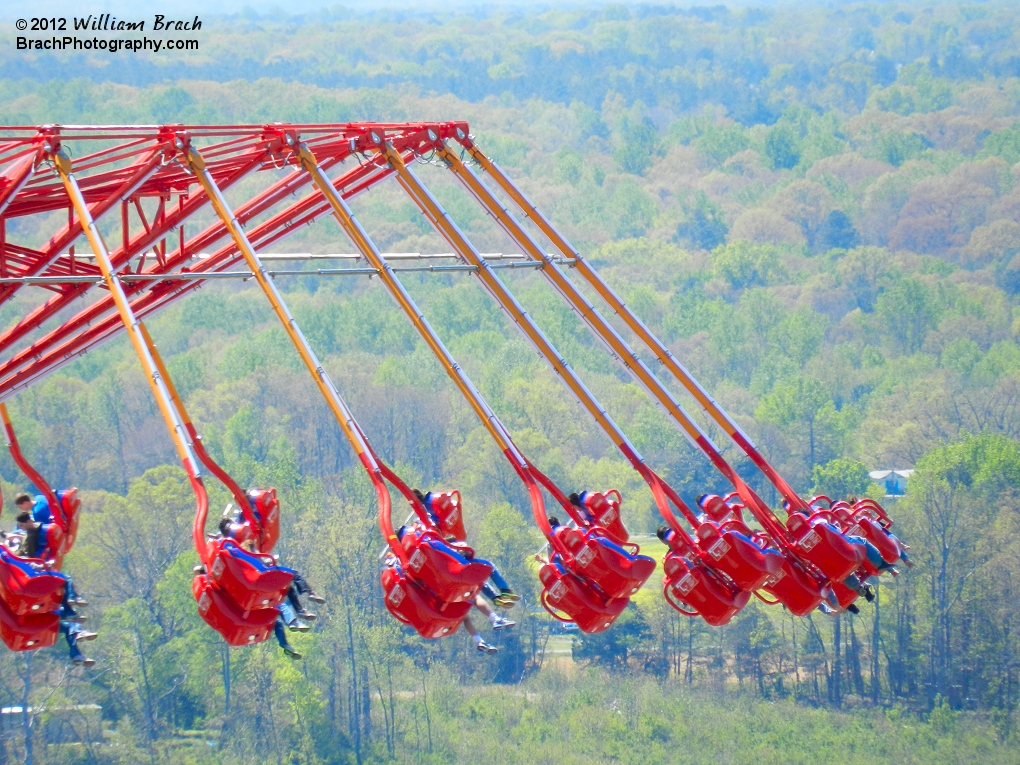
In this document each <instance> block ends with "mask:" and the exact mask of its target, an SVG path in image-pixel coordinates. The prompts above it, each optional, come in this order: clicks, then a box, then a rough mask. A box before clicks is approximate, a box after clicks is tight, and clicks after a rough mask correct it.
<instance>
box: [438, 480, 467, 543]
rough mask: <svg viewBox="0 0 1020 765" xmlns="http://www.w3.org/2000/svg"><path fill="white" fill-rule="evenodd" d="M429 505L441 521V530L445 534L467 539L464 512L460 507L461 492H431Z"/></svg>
mask: <svg viewBox="0 0 1020 765" xmlns="http://www.w3.org/2000/svg"><path fill="white" fill-rule="evenodd" d="M429 505H430V506H431V508H432V512H433V513H435V516H436V519H437V520H438V521H439V530H440V531H441V532H442V533H443V535H444V536H452V537H453V538H454V539H467V529H465V528H464V514H463V513H462V512H461V507H460V492H459V491H446V492H442V493H440V492H435V491H433V492H429Z"/></svg>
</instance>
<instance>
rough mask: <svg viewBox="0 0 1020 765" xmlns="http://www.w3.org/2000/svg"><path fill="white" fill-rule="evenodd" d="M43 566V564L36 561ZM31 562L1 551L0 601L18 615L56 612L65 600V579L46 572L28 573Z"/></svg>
mask: <svg viewBox="0 0 1020 765" xmlns="http://www.w3.org/2000/svg"><path fill="white" fill-rule="evenodd" d="M36 562H37V563H42V561H36ZM27 566H28V559H26V558H16V557H15V556H14V555H13V554H12V553H10V552H8V551H7V550H3V551H2V552H0V599H2V600H3V601H4V604H5V605H6V607H7V610H8V611H9V612H10V613H12V614H14V615H15V616H23V615H27V614H43V613H47V612H50V611H56V610H57V609H59V608H60V603H61V601H62V600H63V597H64V580H63V579H61V578H60V577H59V576H54V575H53V574H48V573H46V572H44V571H39V572H36V571H32V572H29V571H27V570H25V569H26V568H27Z"/></svg>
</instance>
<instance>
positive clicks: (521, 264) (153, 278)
mask: <svg viewBox="0 0 1020 765" xmlns="http://www.w3.org/2000/svg"><path fill="white" fill-rule="evenodd" d="M553 262H554V263H556V264H557V265H567V266H569V265H573V263H574V259H573V258H555V259H553ZM544 267H545V264H544V263H542V262H541V261H535V260H527V261H511V262H509V263H493V264H492V265H490V266H489V268H522V269H535V268H538V269H541V268H544ZM393 270H394V271H401V272H405V273H407V272H421V273H428V272H434V273H450V272H461V271H469V272H470V271H477V270H478V266H470V265H453V266H396V267H394V268H393ZM266 273H267V274H269V275H270V276H272V277H277V276H375V275H376V274H378V273H379V271H378V270H376V269H374V268H317V269H315V270H314V271H300V270H294V269H286V270H277V271H268V270H267V271H266ZM253 276H254V274H253V273H252V272H251V271H208V272H202V271H195V272H186V273H179V272H178V273H171V274H118V278H119V279H120V280H121V281H122V282H177V281H195V280H203V279H251V278H252V277H253ZM102 282H103V278H102V277H101V276H24V277H16V276H9V277H4V278H0V284H36V285H47V284H101V283H102Z"/></svg>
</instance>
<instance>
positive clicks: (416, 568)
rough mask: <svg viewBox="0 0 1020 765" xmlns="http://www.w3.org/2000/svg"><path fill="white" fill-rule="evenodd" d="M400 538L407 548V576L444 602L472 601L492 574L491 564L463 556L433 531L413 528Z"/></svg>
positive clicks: (468, 549) (467, 549)
mask: <svg viewBox="0 0 1020 765" xmlns="http://www.w3.org/2000/svg"><path fill="white" fill-rule="evenodd" d="M412 534H413V536H412ZM401 541H402V543H404V549H406V550H407V558H408V562H407V567H408V571H407V572H406V573H407V575H408V576H410V577H411V578H413V579H414V580H415V581H417V582H418V583H420V584H421V585H422V586H424V587H425V588H426V589H428V590H429V591H430V592H431V593H432V594H433V595H434V596H435V597H436V598H437V599H438V600H440V601H442V602H444V603H457V602H461V601H465V602H473V601H474V599H475V596H476V595H477V594H478V592H479V591H480V590H481V589H482V585H483V584H484V583H485V580H486V579H488V578H489V576H491V575H492V566H490V565H489V564H487V563H480V562H478V561H475V560H470V559H468V558H466V557H465V556H464V555H463V554H462V553H461V552H459V551H458V550H457V549H455V548H453V547H451V546H450V545H448V544H447V543H446V542H444V541H443V540H442V539H441V538H440V537H439V535H438V534H437V533H436V532H434V531H422V530H421V529H416V530H414V531H412V532H408V533H407V534H405V535H404V538H403V540H401ZM461 549H464V550H466V551H470V549H471V548H461Z"/></svg>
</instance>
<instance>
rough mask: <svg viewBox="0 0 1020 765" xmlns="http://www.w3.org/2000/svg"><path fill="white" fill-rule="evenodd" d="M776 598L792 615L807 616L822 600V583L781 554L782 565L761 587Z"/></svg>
mask: <svg viewBox="0 0 1020 765" xmlns="http://www.w3.org/2000/svg"><path fill="white" fill-rule="evenodd" d="M762 589H763V590H765V592H767V593H769V594H770V595H772V597H774V598H778V599H779V602H780V603H782V604H783V605H784V606H786V608H787V610H789V612H790V613H791V614H793V615H794V616H807V615H808V614H809V613H811V612H812V611H814V610H815V609H816V608H818V604H819V603H821V602H822V600H824V598H825V596H824V595H823V594H822V585H820V584H818V582H816V581H815V580H814V579H812V578H811V577H810V576H809V575H808V574H807V572H805V571H804V570H803V569H801V567H800V566H799V565H797V564H796V563H794V562H793V561H791V560H790V559H789V558H787V557H786V556H783V560H782V566H781V568H780V569H779V571H778V572H776V574H774V575H773V576H772V577H771V578H770V579H769V580H768V581H767V582H766V583H765V584H764V585H763V587H762Z"/></svg>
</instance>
